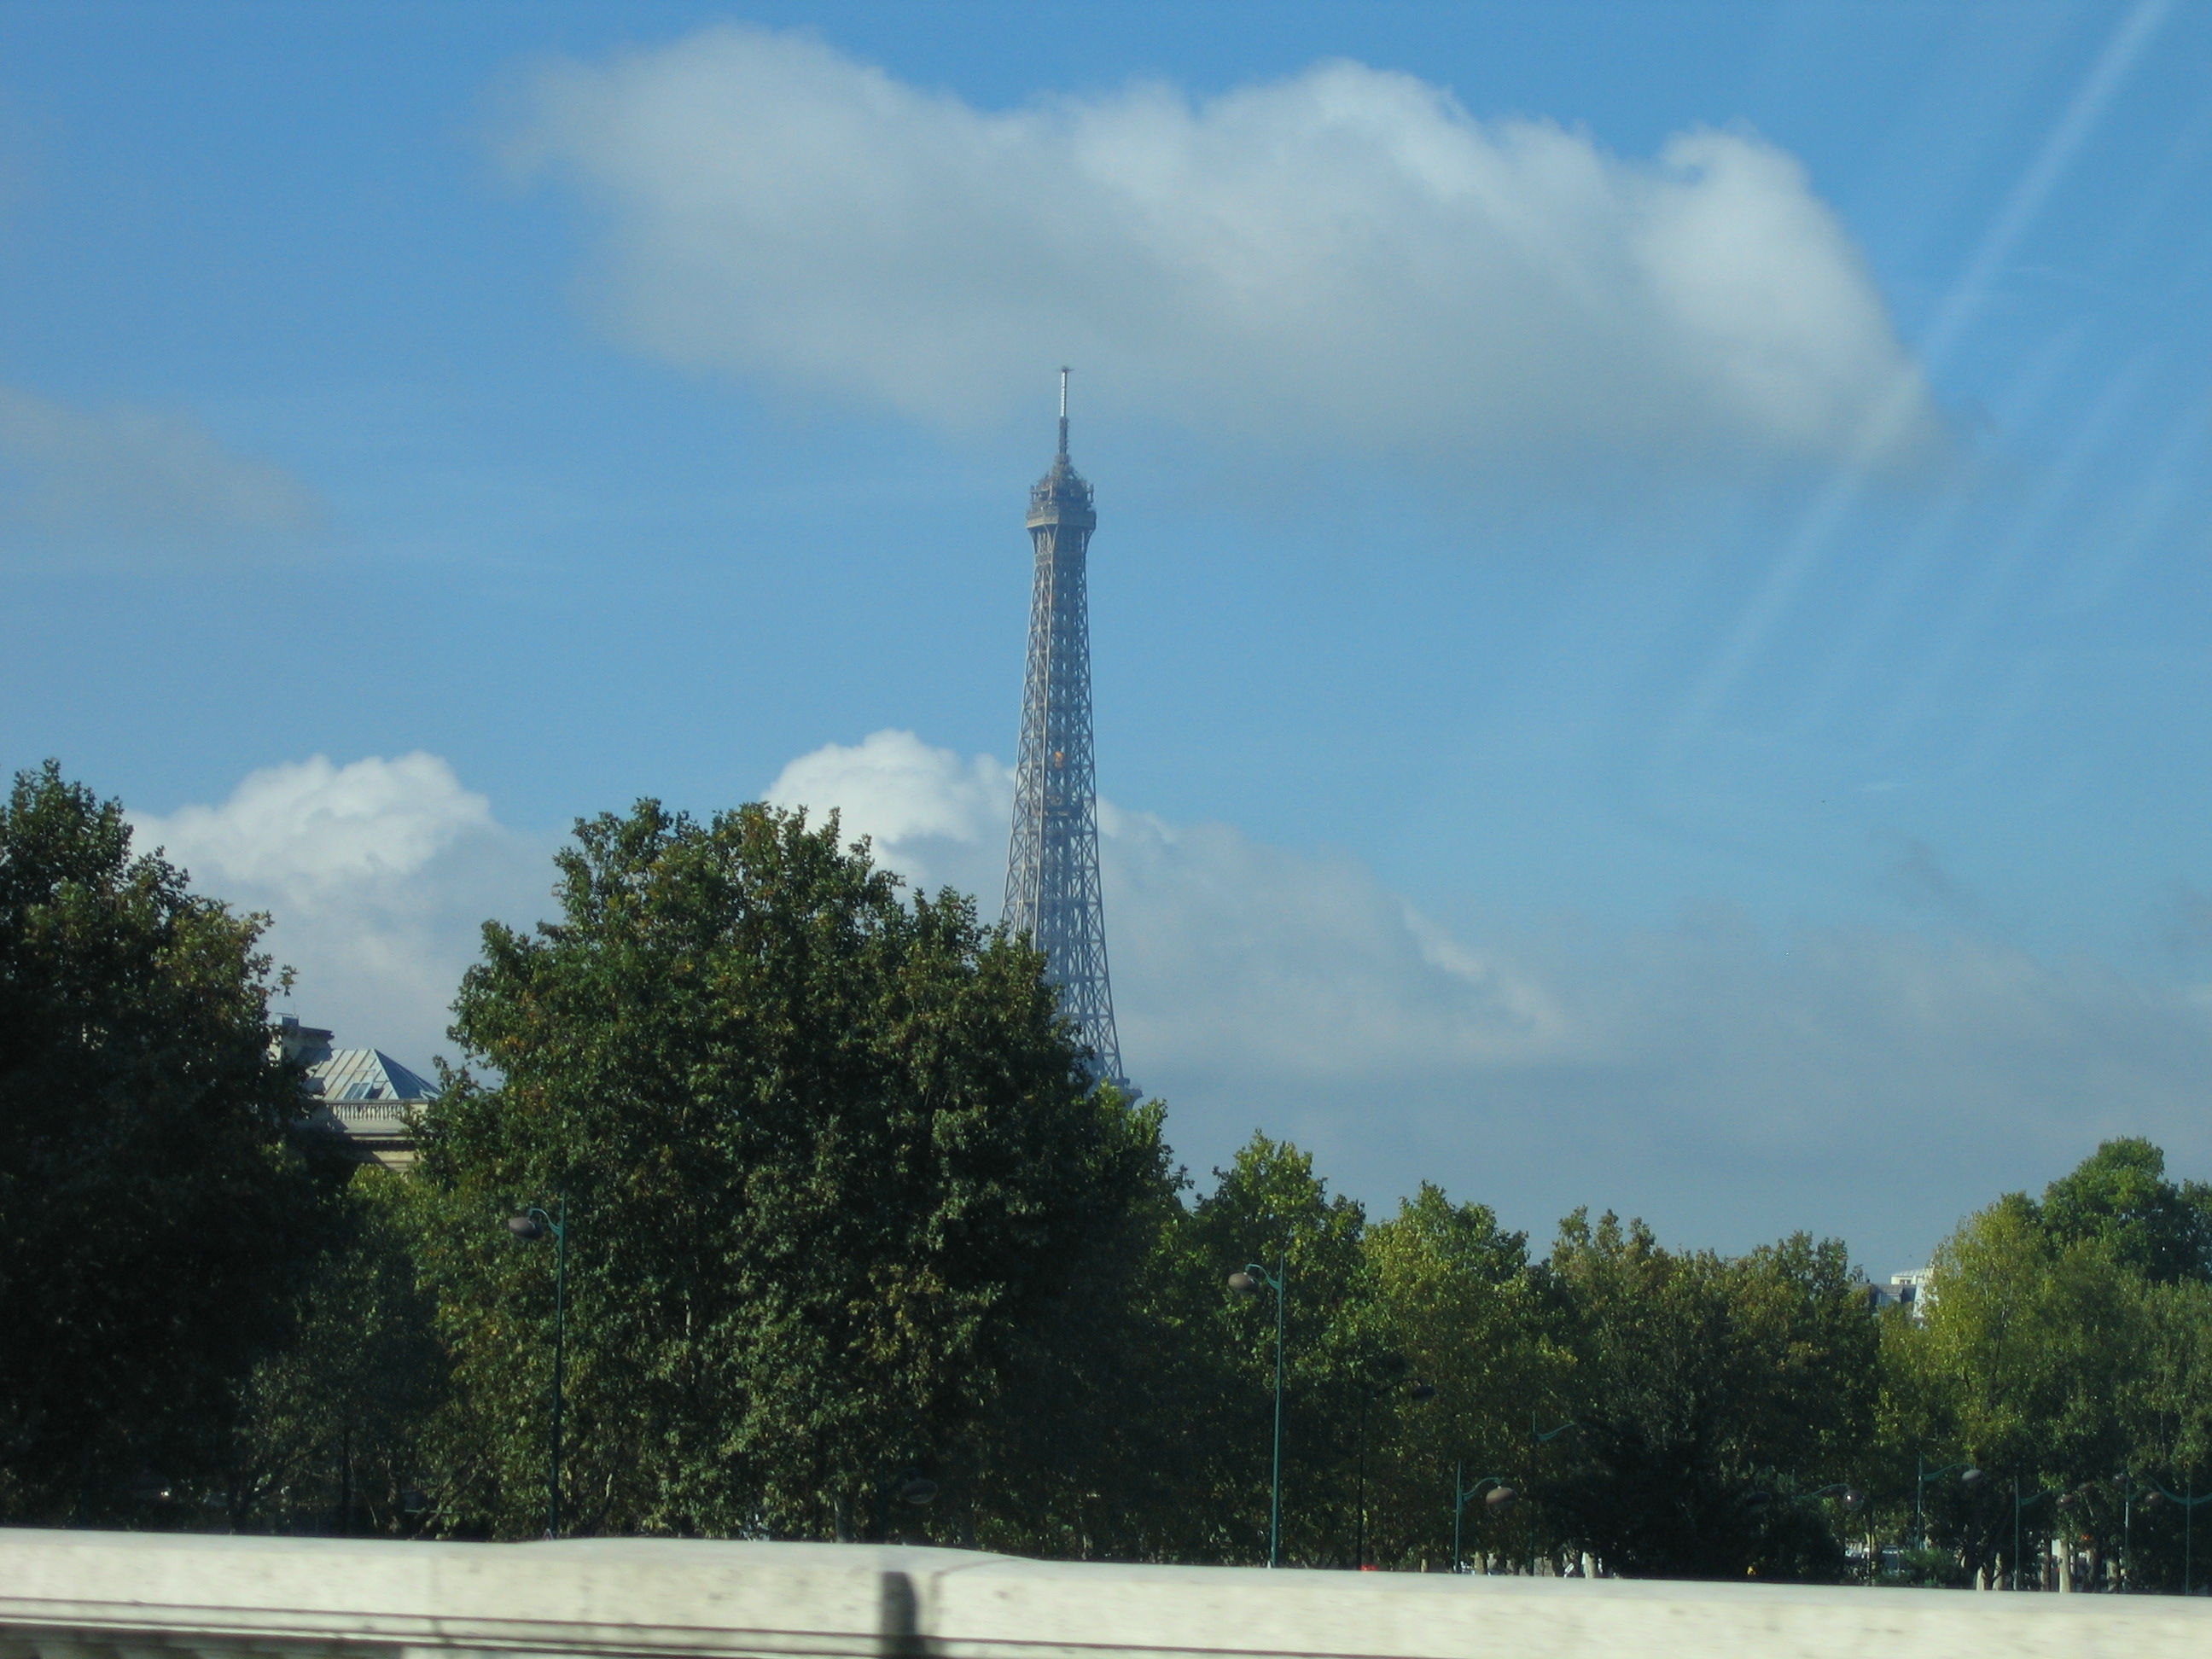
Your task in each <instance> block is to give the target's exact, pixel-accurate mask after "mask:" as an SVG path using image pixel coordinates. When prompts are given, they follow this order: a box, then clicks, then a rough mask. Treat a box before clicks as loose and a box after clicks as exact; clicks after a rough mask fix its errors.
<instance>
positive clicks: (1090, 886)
mask: <svg viewBox="0 0 2212 1659" xmlns="http://www.w3.org/2000/svg"><path fill="white" fill-rule="evenodd" d="M1097 526H1098V514H1097V512H1096V511H1094V510H1093V507H1092V503H1091V486H1090V485H1089V484H1087V483H1085V482H1084V481H1083V477H1082V475H1081V474H1080V473H1079V472H1077V471H1076V470H1075V468H1074V467H1073V465H1071V464H1070V463H1069V461H1068V459H1067V371H1066V369H1065V368H1063V369H1061V370H1060V453H1059V454H1058V456H1057V457H1055V458H1054V461H1053V464H1052V470H1051V471H1049V472H1048V473H1046V474H1045V475H1044V477H1042V478H1041V479H1039V480H1038V481H1037V483H1036V485H1035V486H1034V487H1033V488H1032V489H1030V511H1029V530H1030V543H1031V544H1032V546H1033V548H1034V550H1035V552H1036V579H1035V584H1034V586H1032V587H1031V589H1030V651H1029V672H1028V675H1027V677H1026V678H1025V679H1024V683H1023V687H1022V740H1021V750H1020V757H1019V759H1018V761H1017V762H1016V763H1015V767H1014V824H1013V834H1012V838H1011V840H1010V841H1009V842H1008V843H1007V848H1006V909H1005V912H1004V915H1005V916H1006V922H1007V924H1008V926H1010V927H1012V929H1013V930H1014V932H1015V933H1025V934H1027V935H1028V936H1029V939H1030V942H1031V943H1032V944H1034V945H1036V948H1037V949H1038V950H1039V951H1042V952H1043V953H1044V959H1045V975H1046V977H1047V978H1048V979H1050V980H1051V981H1052V982H1053V983H1054V985H1056V986H1058V987H1060V1012H1061V1014H1063V1015H1064V1016H1065V1017H1066V1018H1067V1020H1068V1021H1069V1022H1070V1023H1071V1024H1073V1026H1074V1027H1075V1030H1076V1035H1077V1036H1078V1037H1079V1039H1080V1040H1081V1041H1082V1042H1083V1045H1084V1046H1085V1048H1088V1049H1090V1051H1091V1068H1092V1071H1093V1073H1095V1074H1096V1075H1097V1076H1098V1077H1101V1078H1103V1079H1106V1080H1107V1081H1109V1082H1111V1083H1114V1084H1116V1085H1119V1086H1120V1087H1121V1089H1122V1091H1124V1092H1125V1093H1134V1092H1135V1091H1134V1089H1133V1087H1132V1085H1130V1083H1129V1081H1128V1079H1127V1078H1126V1077H1124V1076H1123V1075H1122V1073H1121V1038H1120V1037H1119V1036H1116V1035H1115V1030H1114V989H1113V985H1112V983H1111V981H1110V980H1109V976H1108V974H1107V970H1106V914H1105V908H1104V906H1103V904H1102V903H1101V902H1100V896H1099V884H1098V787H1097V777H1096V775H1095V773H1094V770H1093V767H1092V761H1091V601H1090V592H1089V574H1088V569H1089V566H1088V561H1089V556H1090V549H1091V532H1092V531H1093V530H1095V529H1097Z"/></svg>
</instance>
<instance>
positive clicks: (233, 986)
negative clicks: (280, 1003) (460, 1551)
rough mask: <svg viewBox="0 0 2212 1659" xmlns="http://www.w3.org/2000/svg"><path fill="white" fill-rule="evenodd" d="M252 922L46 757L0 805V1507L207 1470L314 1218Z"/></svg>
mask: <svg viewBox="0 0 2212 1659" xmlns="http://www.w3.org/2000/svg"><path fill="white" fill-rule="evenodd" d="M261 925H262V919H261V918H259V917H256V916H240V915H234V914H233V913H232V912H231V911H230V910H228V909H227V908H225V907H224V906H222V904H220V903H217V902H215V901H213V900H210V899H206V898H201V897H197V896H193V895H192V894H191V892H190V891H188V890H187V889H186V886H185V873H184V872H182V871H180V870H178V869H176V868H175V867H174V866H171V865H170V864H168V863H167V862H166V861H165V860H162V859H161V857H160V856H159V855H150V856H139V857H134V856H132V854H131V830H130V827H129V826H128V825H127V824H126V823H125V822H124V819H123V812H122V808H121V806H120V805H118V803H117V802H114V801H112V800H111V801H101V800H100V799H97V798H96V797H95V796H94V794H93V793H91V792H90V791H89V790H87V789H85V788H83V787H82V786H79V785H76V784H74V783H70V782H68V781H65V780H64V778H63V777H62V775H61V771H60V768H59V767H58V765H57V764H55V763H52V762H51V761H50V762H48V763H46V766H45V768H44V769H41V770H40V771H37V772H26V773H22V774H19V775H17V777H16V778H15V784H14V787H13V788H12V790H11V792H10V793H9V798H8V801H7V805H6V806H5V807H4V808H0V1116H4V1121H5V1123H6V1126H7V1130H6V1133H5V1134H0V1332H4V1333H6V1336H5V1340H0V1515H4V1516H6V1517H7V1518H9V1519H11V1520H15V1521H40V1522H72V1521H91V1520H95V1519H101V1520H115V1519H119V1518H128V1517H131V1516H134V1515H139V1514H143V1513H144V1512H146V1506H147V1505H148V1504H150V1503H153V1502H155V1501H156V1500H155V1496H154V1495H155V1494H156V1493H158V1492H162V1491H165V1490H167V1488H169V1487H170V1486H172V1485H173V1483H175V1482H177V1481H180V1480H185V1479H186V1478H187V1477H189V1476H190V1475H191V1474H194V1473H196V1472H198V1471H201V1470H203V1469H204V1468H205V1465H206V1462H207V1459H208V1458H209V1456H210V1448H211V1446H212V1444H213V1441H214V1437H213V1436H212V1435H211V1432H210V1428H211V1425H217V1424H220V1423H221V1422H222V1421H223V1420H224V1419H226V1417H227V1415H228V1413H229V1411H230V1408H231V1401H232V1399H233V1396H234V1389H235V1388H236V1386H237V1384H238V1383H239V1381H240V1378H241V1377H242V1376H244V1374H245V1373H246V1371H247V1370H249V1369H250V1368H251V1367H252V1364H254V1362H255V1360H256V1358H257V1357H258V1356H259V1355H260V1354H261V1353H262V1352H264V1351H265V1350H267V1349H269V1348H270V1346H273V1345H275V1344H276V1342H277V1341H278V1340H280V1339H281V1338H282V1337H283V1335H284V1334H285V1330H286V1325H287V1321H288V1316H289V1308H290V1297H291V1293H292V1291H293V1289H294V1286H295V1284H296V1283H297V1281H298V1279H299V1278H300V1276H301V1272H302V1263H303V1262H304V1261H306V1260H307V1258H308V1257H309V1256H310V1255H312V1254H313V1251H314V1249H315V1248H316V1246H317V1243H318V1242H319V1238H320V1237H321V1234H322V1230H323V1228H324V1226H325V1220H326V1218H325V1187H324V1186H323V1185H321V1184H319V1183H318V1182H317V1181H316V1180H315V1179H314V1178H313V1173H312V1171H310V1170H308V1169H307V1167H306V1165H305V1164H304V1163H303V1162H302V1161H301V1159H300V1158H298V1157H296V1156H295V1155H293V1154H291V1153H289V1152H288V1151H287V1150H286V1147H285V1142H284V1130H285V1127H286V1125H287V1123H288V1121H289V1120H290V1119H291V1118H293V1117H294V1116H295V1115H296V1114H297V1112H298V1110H299V1107H300V1092H299V1085H298V1079H297V1074H296V1073H294V1072H291V1071H289V1070H288V1069H287V1068H286V1067H285V1066H283V1065H282V1064H280V1063H279V1062H278V1061H276V1060H273V1059H272V1058H271V1057H270V1051H269V1032H268V1024H267V1014H266V986H267V981H266V973H267V969H268V963H267V960H266V959H265V958H264V957H262V956H260V955H258V954H257V952H256V951H255V948H254V947H255V943H256V940H257V939H258V936H259V933H260V929H261Z"/></svg>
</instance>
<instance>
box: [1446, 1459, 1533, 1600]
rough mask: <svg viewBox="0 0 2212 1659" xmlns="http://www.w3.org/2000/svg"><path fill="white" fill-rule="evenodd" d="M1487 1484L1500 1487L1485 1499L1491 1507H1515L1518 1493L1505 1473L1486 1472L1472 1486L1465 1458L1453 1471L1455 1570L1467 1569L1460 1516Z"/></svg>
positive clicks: (1453, 1565) (1453, 1556)
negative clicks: (1461, 1546)
mask: <svg viewBox="0 0 2212 1659" xmlns="http://www.w3.org/2000/svg"><path fill="white" fill-rule="evenodd" d="M1485 1486H1495V1487H1497V1488H1498V1490H1497V1491H1496V1492H1492V1493H1491V1494H1490V1496H1489V1497H1488V1498H1485V1499H1484V1500H1483V1501H1484V1503H1485V1504H1486V1505H1487V1506H1488V1507H1489V1508H1492V1509H1497V1510H1505V1509H1510V1508H1512V1507H1513V1500H1514V1498H1516V1496H1517V1495H1518V1494H1516V1492H1514V1490H1513V1488H1512V1487H1510V1486H1507V1485H1506V1484H1505V1477H1504V1475H1502V1474H1486V1475H1484V1476H1483V1477H1482V1478H1481V1479H1480V1480H1477V1481H1476V1482H1475V1483H1474V1485H1473V1486H1468V1484H1467V1461H1466V1460H1465V1459H1464V1458H1462V1459H1461V1461H1460V1462H1459V1463H1458V1465H1457V1466H1456V1467H1455V1468H1454V1469H1453V1471H1452V1568H1451V1570H1452V1571H1454V1572H1464V1571H1467V1569H1466V1568H1465V1567H1464V1566H1462V1565H1461V1553H1460V1547H1459V1536H1460V1517H1461V1516H1463V1515H1465V1514H1466V1513H1467V1506H1468V1501H1469V1500H1470V1499H1472V1498H1476V1497H1478V1496H1480V1493H1481V1492H1482V1489H1483V1488H1484V1487H1485Z"/></svg>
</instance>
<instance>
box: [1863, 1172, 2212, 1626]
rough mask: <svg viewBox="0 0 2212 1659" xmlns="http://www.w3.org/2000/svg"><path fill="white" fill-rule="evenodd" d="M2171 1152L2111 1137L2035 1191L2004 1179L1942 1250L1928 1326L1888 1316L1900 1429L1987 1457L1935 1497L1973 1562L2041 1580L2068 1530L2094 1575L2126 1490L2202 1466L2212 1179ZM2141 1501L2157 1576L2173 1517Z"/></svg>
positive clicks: (1958, 1454) (2151, 1575) (2120, 1519)
mask: <svg viewBox="0 0 2212 1659" xmlns="http://www.w3.org/2000/svg"><path fill="white" fill-rule="evenodd" d="M2165 1162H2166V1161H2165V1155H2164V1154H2163V1153H2162V1152H2160V1150H2159V1149H2158V1148H2157V1147H2155V1146H2152V1145H2150V1144H2149V1143H2148V1142H2147V1141H2142V1140H2132V1139H2129V1140H2114V1141H2107V1142H2106V1143H2105V1144H2104V1145H2103V1146H2100V1147H2099V1148H2098V1150H2097V1151H2096V1152H2095V1153H2094V1154H2093V1155H2092V1156H2091V1157H2090V1158H2087V1159H2086V1160H2084V1161H2083V1162H2082V1164H2081V1165H2080V1166H2079V1167H2077V1168H2076V1169H2075V1170H2073V1171H2072V1172H2071V1173H2069V1175H2067V1176H2063V1177H2062V1178H2061V1179H2059V1180H2057V1181H2055V1182H2051V1185H2050V1186H2049V1187H2048V1188H2045V1193H2044V1197H2043V1199H2042V1200H2041V1201H2040V1202H2039V1201H2037V1200H2033V1199H2031V1198H2029V1197H2028V1196H2027V1194H2022V1193H2011V1194H2006V1195H2005V1196H2003V1197H2002V1198H2000V1199H1999V1200H1997V1201H1996V1203H1994V1204H1992V1205H1990V1206H1989V1207H1988V1208H1986V1209H1984V1210H1982V1211H1979V1212H1976V1213H1975V1214H1974V1215H1972V1216H1970V1217H1968V1218H1966V1221H1965V1222H1964V1223H1962V1224H1961V1225H1960V1228H1959V1231H1957V1232H1956V1233H1955V1234H1954V1235H1953V1236H1952V1237H1951V1238H1950V1239H1949V1240H1948V1241H1947V1242H1946V1243H1945V1244H1944V1245H1943V1247H1942V1249H1940V1250H1939V1251H1938V1252H1937V1254H1936V1262H1935V1267H1936V1276H1935V1281H1934V1285H1933V1287H1932V1288H1933V1295H1932V1296H1931V1297H1930V1299H1929V1304H1928V1312H1927V1316H1926V1322H1925V1324H1924V1326H1923V1327H1922V1328H1918V1329H1917V1330H1915V1329H1912V1328H1909V1327H1902V1326H1901V1327H1900V1328H1899V1330H1898V1332H1897V1333H1896V1334H1895V1336H1894V1339H1893V1342H1892V1345H1891V1346H1892V1349H1893V1352H1891V1354H1890V1355H1889V1356H1888V1361H1889V1371H1890V1375H1891V1378H1892V1383H1891V1390H1892V1392H1893V1394H1894V1395H1896V1396H1897V1397H1898V1398H1899V1400H1910V1401H1913V1402H1914V1407H1913V1409H1912V1410H1911V1411H1910V1412H1903V1413H1899V1416H1898V1421H1897V1425H1896V1427H1895V1428H1894V1429H1893V1430H1892V1432H1897V1431H1908V1432H1911V1433H1912V1434H1914V1435H1915V1436H1916V1437H1917V1438H1918V1440H1919V1443H1920V1445H1921V1446H1925V1447H1927V1448H1928V1450H1927V1452H1926V1455H1927V1456H1928V1459H1929V1462H1955V1461H1961V1460H1969V1461H1972V1462H1973V1463H1974V1464H1976V1465H1977V1466H1978V1467H1979V1468H1982V1469H1983V1471H1984V1480H1983V1481H1982V1482H1981V1484H1980V1486H1979V1487H1978V1489H1976V1490H1972V1491H1970V1490H1968V1489H1966V1488H1964V1487H1961V1486H1958V1485H1957V1484H1956V1483H1955V1482H1947V1483H1945V1484H1944V1485H1943V1486H1942V1487H1941V1488H1939V1489H1938V1490H1937V1491H1936V1492H1935V1493H1934V1494H1932V1496H1931V1500H1930V1503H1929V1512H1930V1516H1931V1521H1932V1522H1933V1529H1934V1530H1935V1531H1936V1534H1937V1536H1938V1537H1939V1539H1941V1540H1942V1541H1943V1542H1945V1543H1946V1544H1948V1546H1949V1547H1952V1548H1953V1549H1954V1550H1955V1551H1956V1552H1957V1553H1959V1555H1960V1559H1962V1560H1963V1561H1964V1562H1965V1563H1966V1566H1967V1568H1968V1570H1969V1571H1983V1572H1986V1573H1989V1574H1991V1575H1995V1576H1998V1577H2005V1578H2009V1577H2010V1575H2011V1573H2012V1571H2013V1569H2014V1568H2015V1565H2019V1566H2021V1568H2022V1569H2023V1571H2026V1572H2027V1574H2028V1575H2029V1576H2028V1578H2027V1582H2029V1583H2035V1582H2039V1575H2040V1571H2041V1566H2040V1564H2041V1562H2042V1560H2043V1559H2045V1546H2046V1544H2047V1542H2048V1541H2049V1540H2050V1538H2051V1535H2052V1534H2053V1532H2054V1530H2061V1529H2063V1532H2064V1534H2066V1536H2067V1537H2068V1538H2069V1541H2070V1543H2069V1556H2086V1562H2085V1565H2086V1567H2087V1571H2088V1572H2089V1573H2090V1574H2091V1576H2092V1577H2095V1576H2096V1575H2098V1574H2100V1573H2101V1572H2102V1571H2103V1570H2104V1567H2105V1565H2106V1563H2108V1562H2110V1561H2112V1560H2114V1559H2117V1557H2118V1553H2119V1551H2120V1549H2121V1547H2122V1538H2123V1534H2124V1530H2128V1529H2127V1528H2125V1524H2124V1516H2125V1507H2124V1506H2125V1504H2126V1503H2127V1499H2128V1494H2129V1492H2130V1490H2133V1491H2135V1492H2138V1493H2139V1492H2141V1491H2142V1486H2143V1483H2144V1482H2145V1481H2147V1480H2157V1481H2161V1482H2169V1483H2170V1482H2172V1481H2176V1480H2179V1481H2186V1480H2191V1479H2193V1478H2194V1477H2195V1475H2196V1474H2197V1470H2199V1469H2200V1468H2203V1459H2204V1456H2205V1450H2206V1437H2205V1435H2206V1425H2207V1413H2208V1407H2206V1406H2205V1405H2204V1403H2203V1399H2204V1396H2203V1387H2204V1384H2205V1382H2206V1379H2207V1371H2206V1360H2205V1358H2203V1356H2204V1355H2205V1354H2206V1353H2207V1352H2212V1347H2208V1340H2207V1337H2206V1334H2205V1333H2206V1330H2207V1326H2206V1323H2205V1321H2206V1317H2207V1311H2206V1310H2207V1309H2208V1306H2212V1285H2207V1283H2206V1281H2205V1279H2204V1277H2203V1261H2204V1257H2203V1249H2204V1245H2203V1192H2204V1189H2203V1188H2202V1187H2201V1186H2200V1185H2199V1184H2198V1183H2196V1182H2189V1183H2185V1184H2183V1185H2176V1184H2175V1183H2173V1182H2170V1181H2168V1180H2166V1176H2165ZM1914 1449H1919V1447H1918V1446H1916V1447H1915V1448H1914ZM2015 1482H2017V1484H2018V1488H2019V1491H2020V1493H2021V1500H2022V1502H2021V1510H2020V1523H2021V1524H2020V1527H2019V1539H2020V1555H2021V1560H2020V1561H2019V1562H2017V1563H2016V1562H2015V1560H2014V1559H2013V1556H2014V1534H2015V1528H2014V1510H2013V1493H2014V1489H2015ZM2155 1512H2156V1511H2155V1505H2153V1509H2152V1511H2151V1515H2152V1516H2153V1517H2155ZM2138 1519H2139V1522H2140V1524H2139V1525H2138V1526H2136V1528H2132V1529H2131V1530H2133V1532H2134V1533H2135V1534H2136V1545H2137V1549H2136V1555H2137V1568H2138V1571H2137V1573H2136V1580H2137V1582H2138V1583H2146V1582H2156V1581H2157V1580H2158V1579H2159V1577H2160V1575H2161V1573H2162V1572H2163V1571H2165V1568H2164V1567H2163V1565H2161V1560H2162V1558H2161V1554H2160V1542H2159V1541H2160V1539H2161V1538H2162V1536H2163V1534H2162V1533H2161V1532H2160V1529H2159V1527H2158V1525H2157V1524H2155V1522H2154V1519H2148V1520H2147V1519H2143V1518H2142V1516H2140V1515H2139V1517H2138ZM2172 1576H2173V1577H2175V1578H2176V1579H2177V1580H2178V1578H2179V1571H2178V1563H2177V1564H2176V1571H2174V1573H2173V1575H2172Z"/></svg>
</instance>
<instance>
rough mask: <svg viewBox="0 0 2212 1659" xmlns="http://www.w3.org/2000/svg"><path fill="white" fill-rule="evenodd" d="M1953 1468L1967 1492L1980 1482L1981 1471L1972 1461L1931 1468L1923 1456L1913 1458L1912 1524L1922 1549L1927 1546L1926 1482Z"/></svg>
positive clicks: (1936, 1478)
mask: <svg viewBox="0 0 2212 1659" xmlns="http://www.w3.org/2000/svg"><path fill="white" fill-rule="evenodd" d="M1954 1469H1955V1470H1957V1471H1959V1484H1960V1486H1964V1487H1966V1489H1967V1490H1968V1491H1969V1492H1971V1491H1972V1490H1973V1489H1974V1488H1975V1487H1976V1486H1980V1485H1981V1484H1982V1472H1981V1471H1980V1470H1979V1469H1978V1468H1975V1467H1974V1466H1973V1465H1972V1463H1946V1464H1945V1465H1944V1466H1943V1467H1942V1468H1940V1469H1931V1468H1929V1467H1928V1460H1927V1458H1926V1457H1925V1456H1923V1455H1917V1454H1916V1455H1915V1456H1914V1458H1913V1476H1912V1524H1913V1526H1914V1527H1915V1528H1917V1530H1918V1532H1919V1534H1920V1547H1921V1548H1922V1549H1923V1550H1924V1549H1926V1548H1928V1547H1929V1544H1928V1504H1927V1492H1928V1483H1929V1481H1930V1480H1942V1478H1943V1477H1944V1476H1945V1475H1947V1474H1950V1473H1951V1472H1952V1471H1953V1470H1954Z"/></svg>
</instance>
